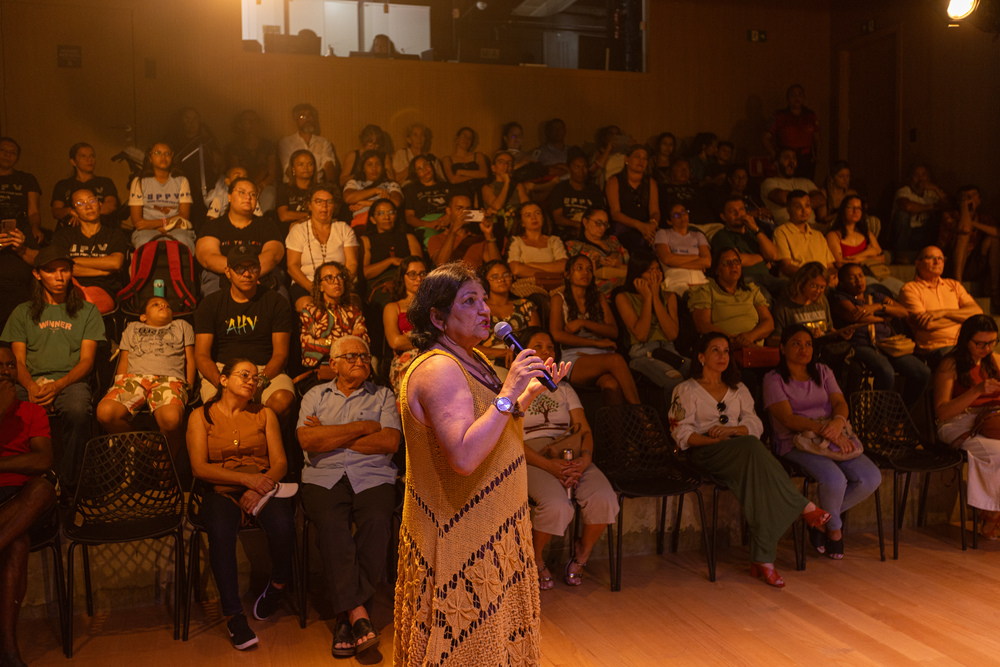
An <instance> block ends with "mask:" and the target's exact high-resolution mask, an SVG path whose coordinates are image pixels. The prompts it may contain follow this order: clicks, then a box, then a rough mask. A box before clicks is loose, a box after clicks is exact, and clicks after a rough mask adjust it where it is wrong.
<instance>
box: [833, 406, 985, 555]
mask: <svg viewBox="0 0 1000 667" xmlns="http://www.w3.org/2000/svg"><path fill="white" fill-rule="evenodd" d="M850 404H851V423H852V425H853V426H854V433H855V435H857V436H858V438H859V439H860V440H861V442H863V443H864V445H865V448H866V452H865V453H866V454H867V455H868V456H869V458H871V459H872V461H874V462H875V464H876V465H878V466H879V467H880V468H883V469H886V470H892V473H893V475H892V499H893V502H892V558H893V560H898V559H899V531H900V530H901V529H902V527H903V517H904V513H905V511H906V496H907V494H908V492H909V489H910V477H911V476H912V474H913V473H915V472H919V473H924V474H925V475H929V474H930V473H935V472H944V471H946V470H954V471H955V474H956V475H958V477H959V485H958V497H959V514H960V517H961V522H962V530H961V536H962V551H965V550H966V548H967V547H966V538H965V487H964V485H963V484H962V483H961V475H962V465H963V463H964V460H965V459H964V457H963V455H962V452H960V451H957V450H953V449H947V448H944V447H940V446H937V445H936V443H935V442H934V440H933V438H926V439H925V438H923V437H921V433H920V430H919V429H918V428H917V426H916V424H914V423H913V419H912V418H911V417H910V413H909V411H908V410H907V409H906V405H905V404H904V403H903V397H902V396H900V395H899V394H897V393H896V392H894V391H859V392H855V393H854V394H851V400H850ZM903 475H905V476H906V481H905V482H904V484H903V488H902V490H900V488H899V478H900V477H901V476H903ZM926 493H927V484H926V479H925V483H924V486H923V492H922V494H921V498H920V511H919V512H918V515H922V514H923V508H924V506H925V502H926ZM922 522H923V518H922V516H918V524H920V523H922Z"/></svg>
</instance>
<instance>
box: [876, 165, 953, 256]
mask: <svg viewBox="0 0 1000 667" xmlns="http://www.w3.org/2000/svg"><path fill="white" fill-rule="evenodd" d="M947 203H948V195H946V194H945V193H944V190H942V189H941V188H939V187H938V186H937V185H935V184H934V183H933V182H932V181H931V173H930V170H929V169H928V168H927V165H925V164H917V165H914V166H913V168H912V169H911V170H910V182H909V183H907V184H906V185H904V186H903V187H901V188H900V189H899V190H897V191H896V195H895V197H894V198H893V203H892V214H891V215H892V217H891V218H890V219H891V221H892V222H891V224H892V231H893V234H892V238H893V244H892V250H893V251H895V252H897V253H900V256H901V257H905V256H909V257H912V256H913V255H912V253H913V252H915V251H917V250H919V249H920V248H923V247H924V246H926V245H927V244H929V243H933V242H934V241H935V240H937V235H938V225H939V223H940V215H941V211H942V210H943V209H944V208H945V206H946V205H947Z"/></svg>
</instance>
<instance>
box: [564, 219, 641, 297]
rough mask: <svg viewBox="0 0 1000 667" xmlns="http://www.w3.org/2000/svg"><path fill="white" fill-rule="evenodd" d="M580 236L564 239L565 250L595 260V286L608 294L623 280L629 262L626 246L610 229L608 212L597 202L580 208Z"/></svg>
mask: <svg viewBox="0 0 1000 667" xmlns="http://www.w3.org/2000/svg"><path fill="white" fill-rule="evenodd" d="M580 224H581V227H582V229H581V231H582V233H581V235H580V239H579V240H574V241H567V242H566V252H568V253H569V254H570V255H571V256H572V255H586V256H587V257H589V258H590V261H591V262H593V263H594V275H595V276H596V277H597V289H599V290H600V291H601V294H603V295H604V296H605V297H608V298H611V291H612V290H614V289H615V288H616V287H621V286H622V285H624V284H625V267H626V265H627V264H628V257H629V255H628V250H627V249H626V248H625V246H623V245H622V244H621V242H620V241H619V240H618V237H617V236H615V235H614V234H611V233H609V230H610V228H611V223H610V221H609V219H608V212H607V211H606V210H604V209H603V208H601V207H599V206H592V207H591V208H588V209H587V210H586V211H584V212H583V218H582V219H581V221H580Z"/></svg>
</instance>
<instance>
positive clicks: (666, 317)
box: [615, 251, 690, 401]
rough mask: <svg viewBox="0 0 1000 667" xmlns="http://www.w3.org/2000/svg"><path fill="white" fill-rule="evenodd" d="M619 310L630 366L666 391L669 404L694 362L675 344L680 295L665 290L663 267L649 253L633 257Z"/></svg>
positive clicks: (617, 300) (618, 298)
mask: <svg viewBox="0 0 1000 667" xmlns="http://www.w3.org/2000/svg"><path fill="white" fill-rule="evenodd" d="M615 308H617V310H618V314H619V316H620V317H621V318H622V324H624V325H625V328H626V329H628V337H629V345H630V347H629V364H628V365H629V367H630V368H631V369H632V370H634V371H637V372H639V373H642V374H643V375H644V376H646V377H647V378H649V379H650V380H651V381H652V382H653V383H654V384H655V385H656V386H657V387H661V388H662V389H664V391H665V393H666V397H667V400H668V401H669V399H670V395H671V394H672V393H673V390H674V387H676V386H677V385H678V384H680V382H681V380H683V379H684V377H683V374H684V373H685V372H687V370H688V367H689V365H690V360H688V359H685V358H684V357H683V356H681V355H680V354H679V353H678V352H677V348H675V347H674V343H673V341H674V340H675V339H676V338H677V335H678V334H679V333H680V321H679V319H678V317H677V294H676V293H674V292H671V291H669V290H665V289H663V273H661V272H660V264H659V262H658V261H657V260H656V258H655V257H654V256H653V255H652V254H651V253H649V252H648V251H640V252H638V253H636V254H635V255H632V257H631V258H629V262H628V274H627V275H626V277H625V286H624V287H623V288H622V289H621V290H619V292H618V294H617V295H616V296H615Z"/></svg>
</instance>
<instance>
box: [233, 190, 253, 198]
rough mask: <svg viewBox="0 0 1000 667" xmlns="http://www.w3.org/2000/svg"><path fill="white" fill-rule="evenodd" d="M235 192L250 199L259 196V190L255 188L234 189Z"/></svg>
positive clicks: (238, 195)
mask: <svg viewBox="0 0 1000 667" xmlns="http://www.w3.org/2000/svg"><path fill="white" fill-rule="evenodd" d="M233 194H234V195H236V196H237V197H247V198H249V199H256V198H257V192H256V191H254V190H233Z"/></svg>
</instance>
